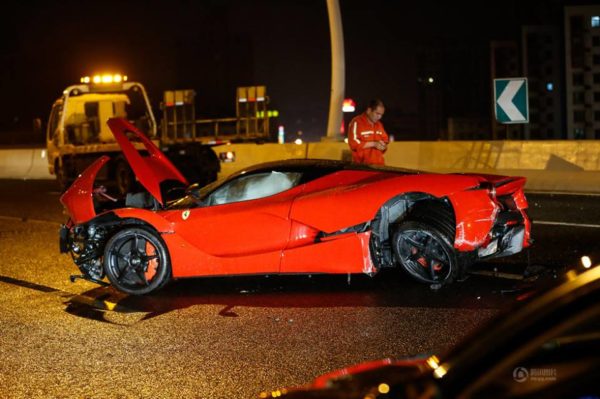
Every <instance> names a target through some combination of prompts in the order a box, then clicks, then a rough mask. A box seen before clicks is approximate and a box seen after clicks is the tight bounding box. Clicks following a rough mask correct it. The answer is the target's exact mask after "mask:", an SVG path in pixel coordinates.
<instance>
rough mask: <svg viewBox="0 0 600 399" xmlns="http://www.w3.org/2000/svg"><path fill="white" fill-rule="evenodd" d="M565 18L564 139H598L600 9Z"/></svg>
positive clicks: (568, 11)
mask: <svg viewBox="0 0 600 399" xmlns="http://www.w3.org/2000/svg"><path fill="white" fill-rule="evenodd" d="M564 15H565V16H564V18H565V23H564V26H565V33H564V35H565V83H566V121H567V138H569V139H600V6H597V5H594V6H568V7H565V14H564Z"/></svg>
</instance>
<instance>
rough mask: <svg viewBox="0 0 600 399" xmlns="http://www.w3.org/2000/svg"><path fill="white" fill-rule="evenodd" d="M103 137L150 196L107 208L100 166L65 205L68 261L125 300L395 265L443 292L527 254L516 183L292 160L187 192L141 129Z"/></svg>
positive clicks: (127, 127) (116, 126)
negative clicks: (204, 281) (219, 282)
mask: <svg viewBox="0 0 600 399" xmlns="http://www.w3.org/2000/svg"><path fill="white" fill-rule="evenodd" d="M108 125H109V126H110V128H111V130H112V132H113V134H114V136H115V138H116V140H117V142H118V143H119V144H120V146H121V148H122V151H123V153H124V155H125V156H126V158H127V160H128V161H129V163H130V165H131V167H132V169H133V171H134V173H135V174H136V177H137V179H138V180H139V183H140V184H141V186H143V189H142V188H140V190H139V191H140V192H136V193H131V194H128V195H127V197H126V198H125V199H123V200H116V199H111V200H109V201H106V200H104V201H99V200H98V197H99V196H102V193H103V191H102V187H99V188H94V178H95V175H96V174H97V173H98V171H99V170H100V168H101V167H102V166H103V164H104V163H106V162H107V160H108V157H107V156H103V157H101V158H99V159H98V160H97V161H96V162H95V163H94V164H92V165H91V166H90V167H89V168H88V169H86V170H85V172H83V173H82V174H81V175H80V177H79V178H78V179H77V180H76V181H75V182H74V183H73V185H72V186H71V187H70V188H69V189H68V190H67V191H66V192H65V193H64V195H63V196H62V197H61V202H62V203H63V205H64V206H65V207H66V208H67V211H68V213H69V216H70V219H69V221H68V222H67V223H66V225H64V226H63V227H62V229H61V251H63V252H70V253H71V255H72V257H73V260H74V261H75V264H76V265H77V266H78V267H79V269H80V270H81V272H82V273H83V276H82V277H83V278H86V279H88V280H91V281H96V282H102V280H103V279H104V277H105V276H106V277H108V280H109V281H110V283H111V284H112V285H113V286H115V287H116V288H117V289H119V290H121V291H123V292H126V293H130V294H147V293H149V292H152V291H155V290H157V289H159V288H161V287H162V286H164V285H165V284H166V283H167V282H169V281H170V280H172V279H178V278H185V277H199V276H223V275H242V274H275V273H282V274H284V273H366V274H368V275H373V274H375V273H376V272H377V271H378V270H380V269H382V268H387V267H401V268H402V269H404V270H405V271H406V272H407V273H408V274H409V275H411V276H412V277H414V278H415V279H417V280H419V281H421V282H425V283H431V284H445V283H449V282H451V281H453V280H455V279H459V278H460V277H461V276H462V275H463V274H464V273H465V270H466V269H467V268H468V267H469V265H470V264H472V263H473V262H474V261H476V260H478V259H482V258H491V257H499V256H506V255H511V254H514V253H517V252H519V251H521V250H522V249H523V248H524V247H527V246H529V245H530V243H531V239H530V230H531V222H530V220H529V218H528V216H527V213H526V209H527V200H526V199H525V195H524V194H523V185H524V183H525V179H524V178H522V177H505V176H493V175H474V174H470V175H467V174H448V175H444V174H433V173H422V172H415V171H408V170H402V169H395V168H386V167H369V166H362V165H354V164H348V163H344V162H339V161H328V160H288V161H281V162H273V163H268V164H262V165H257V166H254V167H251V168H248V169H246V170H244V171H241V172H238V173H236V174H234V175H232V176H231V177H229V178H228V179H226V180H224V181H221V182H217V183H213V184H211V185H209V186H206V187H198V186H197V185H191V186H189V185H188V182H187V181H186V180H185V178H184V177H183V176H182V175H181V173H179V171H178V170H177V169H176V168H175V167H174V166H173V165H172V164H171V162H170V161H169V160H168V159H167V158H166V157H165V156H164V155H163V154H162V153H161V152H160V150H159V149H158V148H157V147H156V146H155V145H154V144H153V143H152V142H151V141H150V140H148V139H147V138H146V137H145V136H144V135H143V134H141V133H140V132H139V131H138V130H137V129H136V128H135V127H134V126H133V125H131V124H130V123H128V122H127V121H125V120H123V119H118V118H115V119H111V120H109V121H108ZM134 142H141V145H142V146H143V149H142V150H138V149H137V147H140V145H139V144H134ZM136 145H137V147H136Z"/></svg>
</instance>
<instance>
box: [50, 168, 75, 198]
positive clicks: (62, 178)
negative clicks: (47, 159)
mask: <svg viewBox="0 0 600 399" xmlns="http://www.w3.org/2000/svg"><path fill="white" fill-rule="evenodd" d="M54 174H55V175H56V182H57V183H58V188H59V189H60V191H61V192H64V191H66V190H67V189H68V188H69V186H70V185H71V184H72V183H73V180H71V179H69V177H68V175H67V172H66V171H65V167H64V165H63V166H60V165H59V164H58V162H56V164H55V165H54Z"/></svg>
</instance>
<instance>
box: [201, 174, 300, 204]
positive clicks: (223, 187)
mask: <svg viewBox="0 0 600 399" xmlns="http://www.w3.org/2000/svg"><path fill="white" fill-rule="evenodd" d="M273 173H281V174H284V175H286V176H288V175H290V174H295V175H297V176H296V177H295V179H294V182H293V184H292V186H291V187H289V188H287V189H285V190H281V191H278V192H275V193H272V194H268V195H263V196H260V197H255V198H248V199H239V200H236V201H227V202H223V203H212V201H211V198H212V197H213V196H214V195H216V194H217V193H218V192H219V191H222V190H226V189H228V188H230V187H231V186H232V185H234V184H237V183H239V182H240V180H242V179H244V180H246V179H250V178H259V177H260V176H261V175H263V176H265V177H266V176H269V175H272V174H273ZM303 174H304V173H303V172H302V171H298V170H278V169H272V170H261V171H256V172H253V173H249V174H242V175H239V176H236V177H235V178H233V179H229V180H227V181H225V182H223V184H220V185H218V186H217V187H215V188H214V189H213V190H211V191H210V192H209V193H207V194H206V195H205V196H203V197H202V198H201V201H202V203H203V206H207V207H212V206H219V205H227V204H235V203H240V202H247V201H254V200H259V199H263V198H269V197H272V196H275V195H279V194H281V193H284V192H286V191H289V190H292V189H294V188H295V187H298V186H299V185H301V184H302V176H303Z"/></svg>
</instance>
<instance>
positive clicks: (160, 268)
mask: <svg viewBox="0 0 600 399" xmlns="http://www.w3.org/2000/svg"><path fill="white" fill-rule="evenodd" d="M104 270H105V272H106V275H107V276H108V279H109V280H110V282H111V283H112V285H114V286H115V287H116V288H117V289H118V290H120V291H123V292H125V293H128V294H133V295H144V294H148V293H150V292H152V291H155V290H158V289H160V288H161V287H163V286H164V285H165V284H166V283H167V282H168V281H169V280H170V278H171V264H170V260H169V256H168V252H167V249H166V245H165V244H164V242H163V240H162V239H161V238H160V237H159V236H158V234H157V233H155V232H153V231H150V230H146V229H144V228H139V227H128V228H125V229H123V230H120V231H119V232H117V233H116V234H115V235H114V236H112V238H111V239H110V240H108V242H107V243H106V248H105V250H104Z"/></svg>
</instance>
